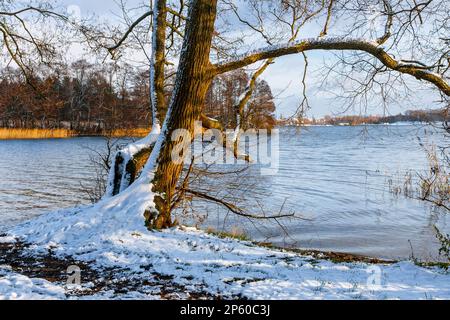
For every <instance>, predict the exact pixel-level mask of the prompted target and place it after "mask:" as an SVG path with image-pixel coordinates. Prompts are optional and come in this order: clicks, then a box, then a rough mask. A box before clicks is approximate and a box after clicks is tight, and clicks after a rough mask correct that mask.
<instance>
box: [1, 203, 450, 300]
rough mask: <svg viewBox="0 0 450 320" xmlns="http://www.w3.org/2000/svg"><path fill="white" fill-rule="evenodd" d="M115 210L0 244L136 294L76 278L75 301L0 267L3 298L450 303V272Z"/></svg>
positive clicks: (11, 234) (50, 220) (42, 224)
mask: <svg viewBox="0 0 450 320" xmlns="http://www.w3.org/2000/svg"><path fill="white" fill-rule="evenodd" d="M109 208H111V207H109ZM114 209H115V210H110V211H109V212H107V213H106V212H104V211H102V210H99V206H98V205H94V206H91V207H85V208H78V209H72V210H64V211H58V212H54V213H50V214H47V215H43V216H41V217H38V218H37V219H34V220H32V221H29V222H27V223H24V224H22V225H20V226H17V227H14V228H12V229H11V230H9V231H8V232H7V234H5V235H3V236H2V237H0V243H11V240H14V239H18V240H19V241H22V242H23V243H27V244H30V245H29V246H27V247H25V248H23V254H24V256H27V257H36V256H39V255H47V254H49V253H50V254H51V255H52V257H54V258H55V259H60V260H62V261H64V260H65V259H69V261H80V263H83V264H84V265H86V266H89V268H91V269H92V270H95V271H96V272H98V273H99V274H102V273H104V272H106V271H108V270H109V271H111V270H114V271H113V272H112V274H113V277H114V279H112V282H114V281H116V282H120V281H123V280H124V279H128V280H129V281H131V282H132V283H135V284H136V285H137V284H139V285H137V287H127V289H126V292H121V290H118V291H117V290H116V291H115V290H114V289H111V288H108V287H105V289H104V290H93V289H92V288H94V287H95V286H96V285H95V283H94V284H93V283H92V281H91V280H89V282H88V283H84V282H83V273H81V288H82V289H83V294H82V295H81V296H77V295H76V294H73V293H72V294H71V293H70V292H73V291H70V289H68V287H67V283H65V282H64V281H62V280H61V279H64V278H61V279H60V280H59V281H55V282H49V281H47V280H43V279H36V278H32V277H31V278H30V277H27V276H25V275H22V274H19V273H17V272H16V271H14V270H12V268H11V267H10V266H7V265H3V266H0V299H58V300H63V299H187V298H192V297H196V298H198V299H201V298H205V299H215V298H219V297H220V298H221V299H268V300H282V299H333V300H334V299H450V273H449V272H448V271H445V270H443V269H439V268H423V267H419V266H417V265H415V264H414V263H412V262H398V263H392V264H371V263H365V262H349V263H335V262H332V261H327V260H321V259H320V258H318V257H312V256H307V255H301V254H298V253H294V252H288V251H282V250H278V249H270V248H265V247H259V246H256V245H254V244H252V243H250V242H242V241H238V240H235V239H228V238H226V239H220V238H217V237H215V236H213V235H210V234H207V233H205V232H202V231H199V230H196V229H193V228H185V227H179V228H175V229H171V230H166V231H163V232H149V231H148V230H147V229H146V228H145V226H144V224H143V222H142V218H141V217H140V216H139V215H135V216H130V217H128V219H125V217H124V216H123V214H124V213H126V212H127V210H123V209H124V208H123V207H122V210H120V208H114ZM117 209H119V210H117ZM71 263H76V262H71ZM68 267H69V266H68ZM63 276H65V275H63ZM130 279H131V280H130ZM162 279H163V280H164V281H163V280H162ZM168 287H171V288H176V289H173V294H172V295H167V294H166V295H164V294H163V293H167V290H166V289H167V288H168ZM90 290H91V292H90Z"/></svg>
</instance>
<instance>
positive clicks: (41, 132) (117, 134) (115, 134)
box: [0, 128, 151, 140]
mask: <svg viewBox="0 0 450 320" xmlns="http://www.w3.org/2000/svg"><path fill="white" fill-rule="evenodd" d="M150 130H151V129H150V128H130V129H114V130H110V131H104V132H101V133H79V132H76V131H74V130H69V129H19V128H11V129H10V128H0V140H28V139H30V140H31V139H36V140H37V139H66V138H72V137H77V136H105V137H111V138H124V137H136V138H140V137H145V136H147V135H148V133H149V132H150Z"/></svg>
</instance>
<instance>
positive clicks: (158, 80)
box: [150, 0, 167, 127]
mask: <svg viewBox="0 0 450 320" xmlns="http://www.w3.org/2000/svg"><path fill="white" fill-rule="evenodd" d="M166 5H167V1H166V0H155V4H154V9H153V28H154V30H153V36H152V43H153V48H152V67H151V72H150V79H151V80H150V82H151V83H150V84H151V97H152V101H151V102H152V113H153V126H158V127H160V125H161V124H162V123H163V122H164V119H165V118H166V113H167V107H166V101H165V94H164V82H165V63H166V27H167V21H166V20H167V8H166Z"/></svg>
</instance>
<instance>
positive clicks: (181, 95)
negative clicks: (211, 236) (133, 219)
mask: <svg viewBox="0 0 450 320" xmlns="http://www.w3.org/2000/svg"><path fill="white" fill-rule="evenodd" d="M189 10H190V12H189V15H188V16H189V21H188V24H187V26H186V34H185V38H184V43H183V50H182V53H181V58H180V65H179V68H178V73H177V80H176V83H175V90H174V92H173V95H172V100H171V103H170V107H169V110H168V114H167V118H166V123H165V127H164V129H163V132H162V134H163V135H164V140H163V143H162V146H161V149H160V153H159V156H158V160H157V167H156V172H155V176H154V180H153V190H152V191H153V192H154V193H155V198H154V202H155V205H156V210H157V212H153V213H152V212H146V215H145V216H146V220H147V226H148V227H150V228H155V229H162V228H167V227H170V226H172V219H171V209H172V197H173V195H174V193H175V188H176V185H177V182H178V180H179V178H180V174H181V171H182V169H183V164H180V163H176V162H174V161H172V151H173V150H174V147H175V145H176V142H173V141H171V137H172V134H173V132H174V131H175V130H177V129H185V130H187V131H189V132H190V133H191V136H192V134H193V133H194V124H195V121H196V120H198V119H199V118H200V116H201V111H202V107H203V105H204V102H205V98H206V94H207V91H208V88H209V86H210V83H211V81H212V76H211V74H212V73H211V72H208V71H209V69H210V60H209V58H210V50H211V42H212V37H213V34H214V23H215V19H216V11H217V0H193V1H192V2H191V4H190V8H189ZM181 156H182V157H183V159H184V157H185V156H186V155H185V154H183V155H181Z"/></svg>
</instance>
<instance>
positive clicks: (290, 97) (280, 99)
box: [58, 0, 437, 117]
mask: <svg viewBox="0 0 450 320" xmlns="http://www.w3.org/2000/svg"><path fill="white" fill-rule="evenodd" d="M58 3H59V4H61V6H63V7H66V8H70V10H78V8H79V10H80V13H81V14H82V15H90V14H95V15H98V16H106V17H108V18H110V19H114V16H115V13H119V12H120V10H119V8H118V6H117V4H116V2H115V1H113V0H101V1H95V0H59V1H58ZM127 3H128V4H129V5H130V6H133V5H136V6H137V5H139V4H141V3H143V1H142V0H128V1H127ZM263 46H264V45H263ZM308 58H309V62H310V75H309V77H308V86H309V91H308V96H309V100H310V104H311V107H312V109H311V111H309V113H308V115H309V116H314V117H322V116H324V115H327V114H339V113H341V112H342V111H343V108H344V107H343V106H342V105H340V104H339V103H338V102H337V101H336V100H335V99H334V97H333V96H332V95H330V94H329V93H325V92H324V91H320V90H318V83H319V82H320V79H321V76H322V75H321V74H320V72H319V71H318V67H320V66H321V65H322V63H323V61H324V60H328V61H329V60H330V59H332V55H331V54H330V53H325V52H313V53H308ZM303 66H304V64H303V59H302V57H301V56H300V55H296V56H289V57H284V58H280V59H277V61H276V63H275V64H274V65H272V66H271V67H270V68H269V69H268V70H267V71H266V73H265V74H264V75H263V78H264V79H265V80H266V81H268V82H269V84H270V86H271V88H272V91H273V92H274V94H275V95H276V96H277V99H276V104H277V114H278V116H280V115H283V116H291V115H292V114H293V113H295V110H296V109H297V107H298V105H299V103H300V101H301V99H302V86H301V79H302V76H303V70H304V67H303ZM336 80H337V81H339V79H336ZM327 89H329V90H331V91H332V90H333V88H327ZM435 100H437V96H436V95H434V94H433V93H432V92H431V90H423V89H421V88H420V86H417V94H416V95H415V96H414V97H412V99H411V101H409V102H408V103H406V102H405V103H403V102H402V101H400V103H395V104H391V105H390V106H389V110H388V111H389V113H390V114H396V113H399V112H402V111H405V110H406V109H410V108H428V107H430V106H431V107H433V106H436V105H435V104H434V103H433V102H434V101H435ZM347 113H349V114H360V113H361V110H358V109H353V110H349V111H348V112H347ZM362 113H367V114H383V108H382V107H381V106H378V105H376V104H374V105H372V107H371V108H370V109H369V110H367V111H363V112H362Z"/></svg>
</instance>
